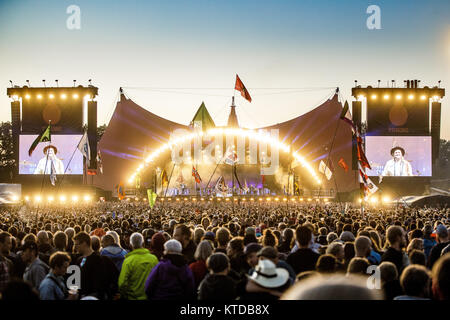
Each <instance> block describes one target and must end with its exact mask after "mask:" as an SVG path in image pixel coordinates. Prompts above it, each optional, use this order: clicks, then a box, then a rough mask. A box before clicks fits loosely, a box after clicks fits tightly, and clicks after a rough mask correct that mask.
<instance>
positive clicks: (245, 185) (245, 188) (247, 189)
mask: <svg viewBox="0 0 450 320" xmlns="http://www.w3.org/2000/svg"><path fill="white" fill-rule="evenodd" d="M249 190H250V189H249V188H248V185H247V179H244V191H245V192H248V191H249Z"/></svg>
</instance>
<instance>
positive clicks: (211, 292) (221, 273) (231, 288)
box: [198, 252, 237, 301]
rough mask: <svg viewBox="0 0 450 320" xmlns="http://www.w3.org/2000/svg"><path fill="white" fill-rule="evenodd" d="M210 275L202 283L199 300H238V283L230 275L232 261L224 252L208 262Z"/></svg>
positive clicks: (209, 258) (214, 255)
mask: <svg viewBox="0 0 450 320" xmlns="http://www.w3.org/2000/svg"><path fill="white" fill-rule="evenodd" d="M206 266H207V267H208V271H209V273H208V274H207V275H206V276H205V278H204V279H203V280H202V282H200V285H199V287H198V300H213V301H225V300H234V299H235V298H236V295H237V293H236V283H235V281H234V280H233V279H232V278H231V277H230V276H229V275H228V273H229V272H230V260H229V259H228V257H227V255H226V254H224V253H222V252H217V253H213V254H212V255H210V256H209V257H208V260H206Z"/></svg>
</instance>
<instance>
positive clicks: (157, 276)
mask: <svg viewBox="0 0 450 320" xmlns="http://www.w3.org/2000/svg"><path fill="white" fill-rule="evenodd" d="M182 251H183V247H182V245H181V243H180V242H179V241H178V240H175V239H171V240H169V241H167V242H165V243H164V255H163V258H162V260H161V261H160V262H159V263H158V264H157V265H156V266H155V267H154V268H153V269H152V271H151V272H150V274H149V276H148V278H147V281H146V282H145V293H146V294H147V298H148V299H149V300H181V299H182V300H193V299H195V281H194V275H193V274H192V271H191V269H190V268H189V266H188V265H187V263H186V259H185V257H184V256H183V254H182Z"/></svg>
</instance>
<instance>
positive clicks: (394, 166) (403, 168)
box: [380, 147, 413, 182]
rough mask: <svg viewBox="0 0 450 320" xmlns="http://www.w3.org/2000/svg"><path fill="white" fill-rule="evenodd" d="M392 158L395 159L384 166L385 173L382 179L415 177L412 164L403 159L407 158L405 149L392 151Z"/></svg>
mask: <svg viewBox="0 0 450 320" xmlns="http://www.w3.org/2000/svg"><path fill="white" fill-rule="evenodd" d="M391 156H392V157H393V158H392V159H391V160H388V161H387V162H386V164H385V165H384V169H383V173H382V174H381V176H382V177H386V176H394V177H406V176H413V172H412V167H411V164H410V163H409V161H406V160H405V159H404V158H403V157H404V156H405V149H403V148H402V147H394V148H392V149H391ZM380 178H381V177H380ZM381 180H382V178H381ZM380 182H381V181H380Z"/></svg>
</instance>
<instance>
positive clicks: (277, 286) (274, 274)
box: [240, 259, 290, 301]
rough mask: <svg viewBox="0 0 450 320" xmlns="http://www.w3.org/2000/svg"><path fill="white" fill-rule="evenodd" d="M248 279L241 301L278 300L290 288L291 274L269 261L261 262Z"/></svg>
mask: <svg viewBox="0 0 450 320" xmlns="http://www.w3.org/2000/svg"><path fill="white" fill-rule="evenodd" d="M247 277H248V281H247V285H246V286H245V293H243V294H242V295H241V296H240V300H259V301H268V300H269V301H270V300H278V299H279V298H280V297H281V295H282V294H283V292H285V291H286V290H287V289H288V288H289V286H290V281H289V272H288V271H287V270H286V269H283V268H277V267H276V266H275V264H274V263H273V262H272V261H270V260H268V259H263V260H260V261H259V262H258V265H257V266H256V268H255V270H254V271H253V273H252V274H251V275H249V276H247Z"/></svg>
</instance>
